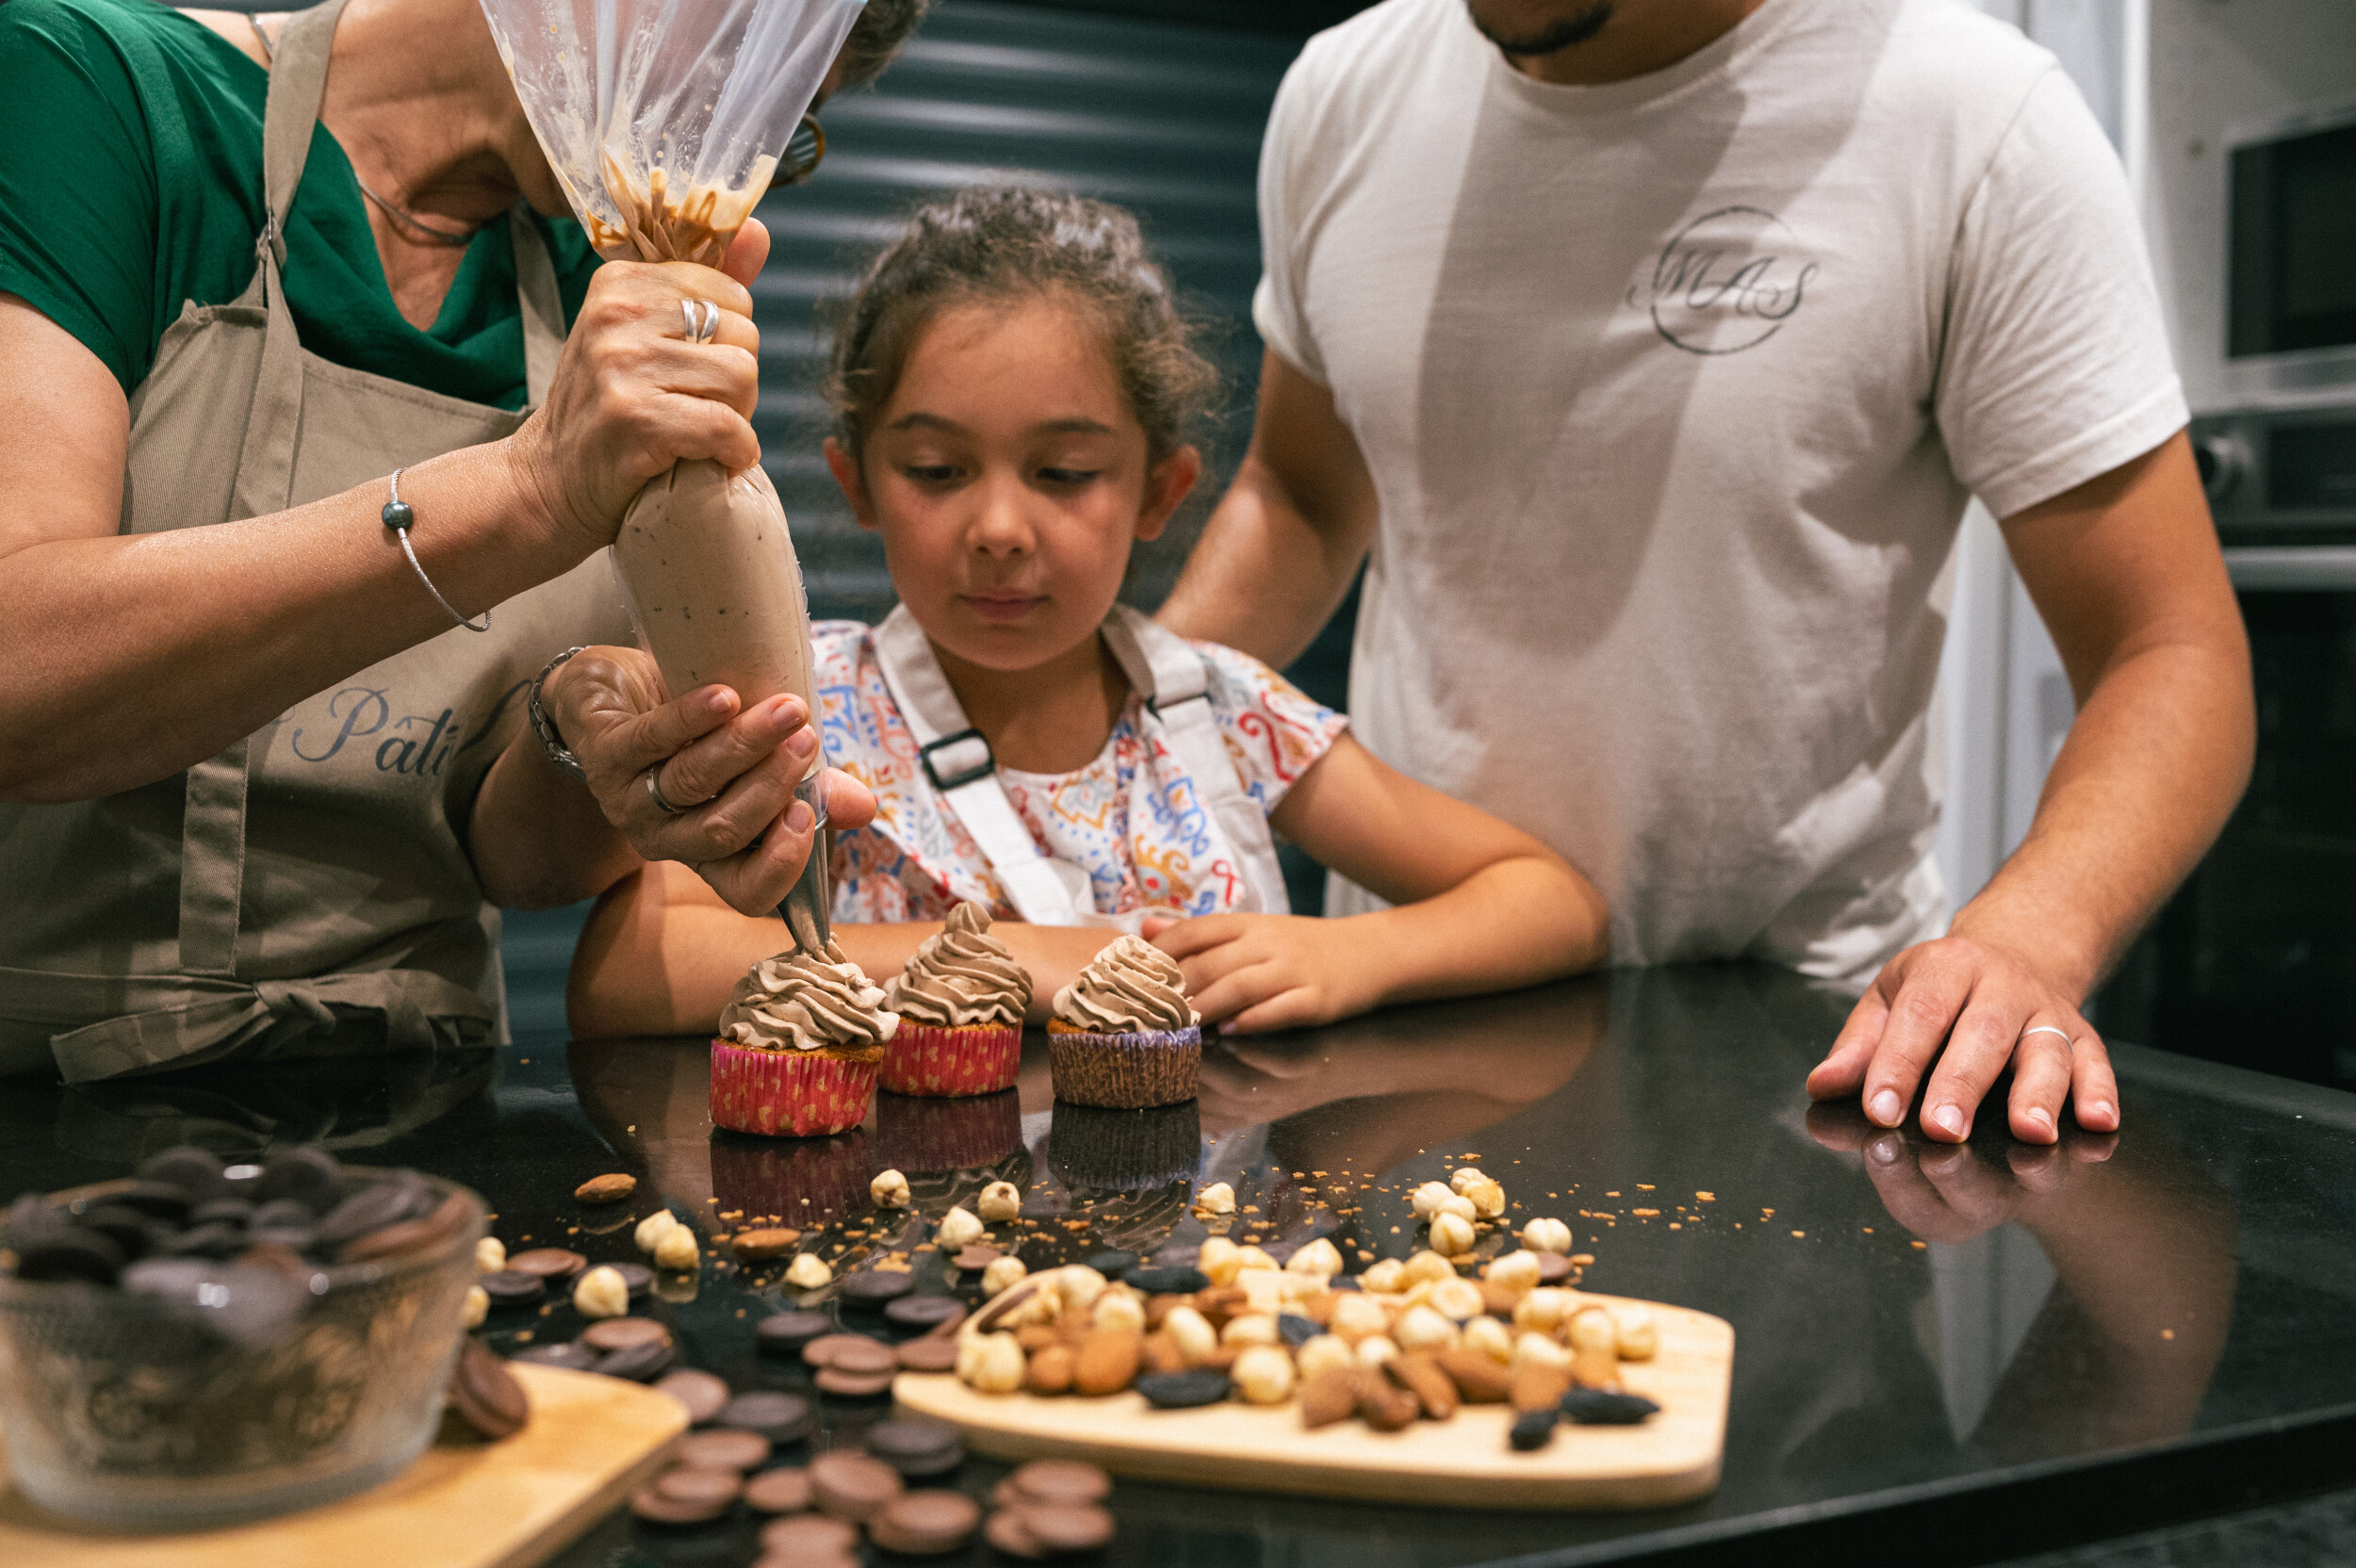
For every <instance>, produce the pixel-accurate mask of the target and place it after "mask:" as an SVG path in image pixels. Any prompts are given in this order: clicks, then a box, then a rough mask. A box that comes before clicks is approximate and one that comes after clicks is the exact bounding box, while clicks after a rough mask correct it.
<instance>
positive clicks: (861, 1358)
mask: <svg viewBox="0 0 2356 1568" xmlns="http://www.w3.org/2000/svg"><path fill="white" fill-rule="evenodd" d="M899 1364H900V1363H899V1360H898V1358H897V1357H895V1356H894V1355H893V1354H892V1347H891V1346H889V1345H886V1344H885V1343H884V1342H883V1341H882V1340H880V1339H852V1338H845V1339H844V1340H843V1343H842V1344H840V1345H837V1346H836V1347H835V1348H833V1349H832V1350H830V1351H829V1352H827V1355H826V1365H827V1366H829V1367H831V1368H832V1369H833V1370H835V1371H837V1372H889V1371H891V1370H892V1368H893V1367H895V1366H897V1365H899Z"/></svg>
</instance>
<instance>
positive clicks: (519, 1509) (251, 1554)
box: [0, 1362, 687, 1568]
mask: <svg viewBox="0 0 2356 1568" xmlns="http://www.w3.org/2000/svg"><path fill="white" fill-rule="evenodd" d="M508 1369H509V1370H510V1371H512V1372H514V1373H515V1376H516V1377H517V1378H519V1379H521V1380H522V1381H523V1384H524V1387H525V1390H526V1391H527V1392H528V1393H529V1394H530V1395H531V1397H532V1419H531V1420H530V1421H529V1422H527V1423H526V1424H525V1426H524V1429H523V1430H521V1431H519V1432H517V1433H515V1435H514V1436H513V1437H510V1438H507V1439H506V1440H504V1441H503V1442H499V1443H488V1444H483V1445H481V1446H456V1445H439V1444H437V1445H436V1446H434V1447H431V1448H428V1449H427V1450H426V1451H425V1453H424V1455H423V1456H422V1457H421V1458H419V1459H418V1461H417V1463H415V1464H413V1465H411V1466H410V1467H409V1468H408V1470H407V1471H405V1472H404V1473H403V1474H401V1476H399V1477H397V1478H394V1479H392V1480H389V1481H386V1482H385V1483H384V1485H383V1486H380V1487H376V1488H374V1489H373V1490H371V1491H368V1492H363V1493H361V1494H360V1495H357V1496H354V1497H347V1498H345V1499H344V1500H343V1501H341V1502H339V1503H329V1504H327V1505H326V1506H325V1507H323V1508H315V1509H309V1510H306V1511H303V1512H301V1513H290V1514H287V1515H286V1516H285V1517H283V1518H278V1519H268V1520H264V1521H262V1522H260V1523H258V1524H253V1525H237V1526H232V1527H229V1528H226V1529H218V1530H205V1531H203V1532H201V1533H197V1534H191V1535H120V1534H114V1533H110V1532H107V1531H105V1530H102V1529H99V1528H97V1527H91V1526H85V1525H77V1524H75V1523H74V1522H73V1521H71V1520H67V1519H61V1518H59V1517H58V1516H57V1515H56V1514H52V1513H45V1512H43V1511H41V1510H39V1509H36V1508H35V1507H34V1506H33V1505H32V1504H30V1503H28V1502H26V1501H25V1498H24V1497H23V1496H22V1495H19V1494H18V1493H17V1491H16V1490H15V1488H14V1487H13V1486H10V1487H8V1490H7V1491H5V1492H0V1563H6V1564H7V1565H8V1568H319V1565H322V1564H333V1565H335V1568H374V1565H376V1564H383V1565H384V1568H419V1565H421V1564H431V1565H433V1568H531V1565H532V1564H533V1563H538V1562H545V1561H546V1560H548V1559H549V1558H550V1557H553V1556H554V1555H555V1554H556V1553H557V1552H558V1551H559V1550H560V1549H562V1548H563V1547H564V1545H565V1544H567V1543H569V1542H571V1541H572V1540H573V1539H574V1538H575V1537H576V1536H578V1535H580V1534H581V1532H582V1531H583V1530H585V1529H587V1528H588V1527H590V1526H591V1525H592V1524H594V1523H596V1522H597V1520H598V1519H599V1518H601V1517H603V1516H604V1515H605V1514H606V1513H607V1512H608V1511H611V1510H612V1509H614V1507H615V1506H617V1505H618V1504H620V1503H621V1502H622V1501H623V1500H624V1499H625V1498H627V1497H629V1495H630V1494H631V1493H632V1492H633V1491H635V1490H636V1489H637V1488H638V1487H639V1486H641V1485H643V1484H645V1481H646V1478H648V1477H650V1476H651V1475H653V1474H654V1472H655V1471H657V1470H659V1469H660V1468H661V1467H662V1466H663V1464H665V1463H666V1462H668V1461H669V1459H670V1456H671V1453H672V1451H673V1450H674V1449H675V1448H677V1447H678V1446H679V1433H680V1432H681V1431H683V1430H684V1429H686V1426H687V1412H686V1411H685V1410H684V1409H683V1408H681V1407H680V1405H679V1402H678V1401H677V1400H675V1399H672V1398H670V1397H668V1396H665V1395H662V1394H657V1393H655V1392H654V1391H653V1390H652V1389H649V1388H642V1387H640V1386H639V1385H638V1384H636V1383H632V1382H624V1381H622V1380H619V1379H616V1378H602V1377H598V1376H597V1374H595V1373H590V1372H567V1371H564V1370H562V1369H560V1368H557V1367H549V1366H519V1365H516V1364H514V1363H512V1362H511V1363H510V1364H508ZM4 1475H5V1473H4V1472H0V1476H4Z"/></svg>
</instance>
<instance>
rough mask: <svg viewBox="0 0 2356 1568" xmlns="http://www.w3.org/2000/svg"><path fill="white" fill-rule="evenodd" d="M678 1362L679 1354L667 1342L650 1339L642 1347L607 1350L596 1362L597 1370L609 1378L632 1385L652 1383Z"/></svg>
mask: <svg viewBox="0 0 2356 1568" xmlns="http://www.w3.org/2000/svg"><path fill="white" fill-rule="evenodd" d="M678 1361H679V1352H678V1351H676V1350H674V1349H672V1348H671V1345H670V1342H669V1341H668V1340H661V1339H650V1340H647V1341H646V1343H645V1344H643V1345H625V1346H623V1347H622V1348H620V1349H618V1350H609V1351H607V1352H606V1354H605V1356H604V1357H603V1358H602V1359H601V1360H599V1361H598V1363H597V1370H598V1371H599V1372H602V1373H604V1374H605V1375H606V1376H607V1377H609V1378H628V1379H629V1380H630V1381H632V1382H634V1383H646V1382H652V1381H653V1380H655V1379H657V1378H659V1377H661V1376H662V1375H663V1373H665V1372H668V1371H669V1370H670V1369H671V1368H672V1366H674V1365H675V1364H677V1363H678Z"/></svg>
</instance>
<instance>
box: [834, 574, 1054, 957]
mask: <svg viewBox="0 0 2356 1568" xmlns="http://www.w3.org/2000/svg"><path fill="white" fill-rule="evenodd" d="M875 662H876V665H877V667H879V668H880V669H881V670H882V671H883V678H884V685H885V686H886V687H887V688H889V689H890V691H891V693H892V701H894V702H895V703H897V704H898V705H899V708H900V716H901V718H903V719H904V720H906V721H907V723H908V733H909V734H910V735H911V736H912V737H913V738H914V739H915V741H916V748H917V749H916V760H917V764H918V765H919V766H920V767H922V768H923V769H924V774H925V776H926V777H927V778H928V779H930V781H931V783H932V786H933V788H934V789H936V790H938V791H940V792H941V798H942V799H943V800H945V801H947V802H948V805H949V809H951V810H952V811H954V812H956V813H957V820H958V821H959V822H961V823H963V824H964V825H965V830H966V831H967V832H968V833H970V834H972V835H973V842H974V845H975V847H977V848H979V849H980V850H981V852H982V858H984V859H985V860H988V861H989V862H990V872H991V874H993V875H995V876H996V877H997V878H998V885H999V887H1001V888H1003V889H1004V890H1006V902H1007V903H1009V904H1011V905H1013V906H1014V908H1015V913H1017V914H1019V915H1021V916H1022V917H1023V919H1024V920H1025V921H1027V922H1029V923H1031V924H1033V925H1080V924H1084V923H1086V922H1085V920H1084V919H1083V917H1084V915H1092V914H1094V913H1095V901H1094V900H1093V899H1091V898H1089V897H1088V873H1087V872H1085V871H1083V870H1081V869H1080V868H1079V867H1078V866H1075V865H1073V864H1072V863H1071V862H1070V861H1068V860H1058V859H1055V858H1052V857H1050V856H1046V855H1041V854H1040V853H1039V844H1038V842H1037V841H1035V840H1034V839H1033V838H1032V837H1031V830H1030V829H1029V828H1027V827H1025V826H1023V819H1022V818H1021V817H1020V816H1018V815H1017V814H1016V812H1015V809H1014V803H1013V802H1012V801H1010V800H1008V799H1007V798H1006V789H1005V787H1004V786H1002V785H1001V784H1000V783H999V782H998V760H997V759H996V758H995V757H993V756H991V755H990V743H989V742H988V741H986V740H984V739H983V738H982V732H981V731H980V730H978V729H976V728H974V727H973V725H972V723H971V722H969V721H968V720H967V718H966V716H965V705H964V704H962V703H960V702H959V701H957V693H956V691H955V690H953V689H952V688H951V687H950V685H949V678H948V677H947V676H945V675H943V674H941V661H940V660H939V659H938V658H936V657H935V656H934V654H933V645H932V641H931V639H929V638H927V637H926V636H925V635H924V628H923V627H921V626H919V625H917V624H916V617H915V616H913V615H911V614H909V613H908V606H906V605H899V606H897V607H895V608H894V609H893V610H892V613H891V614H889V615H887V616H885V617H884V623H883V625H881V626H879V627H877V628H876V629H875Z"/></svg>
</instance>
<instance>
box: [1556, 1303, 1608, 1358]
mask: <svg viewBox="0 0 2356 1568" xmlns="http://www.w3.org/2000/svg"><path fill="white" fill-rule="evenodd" d="M1564 1337H1566V1338H1567V1339H1569V1341H1570V1344H1571V1348H1572V1349H1574V1350H1609V1351H1611V1352H1612V1353H1613V1354H1615V1355H1616V1354H1618V1352H1619V1346H1620V1331H1619V1328H1618V1326H1617V1325H1616V1324H1614V1323H1613V1322H1612V1315H1611V1314H1610V1313H1608V1312H1606V1311H1604V1310H1603V1309H1602V1308H1601V1307H1581V1308H1580V1309H1579V1311H1578V1312H1576V1313H1573V1314H1572V1315H1571V1321H1570V1326H1569V1328H1568V1329H1567V1330H1566V1331H1565V1336H1564Z"/></svg>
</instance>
